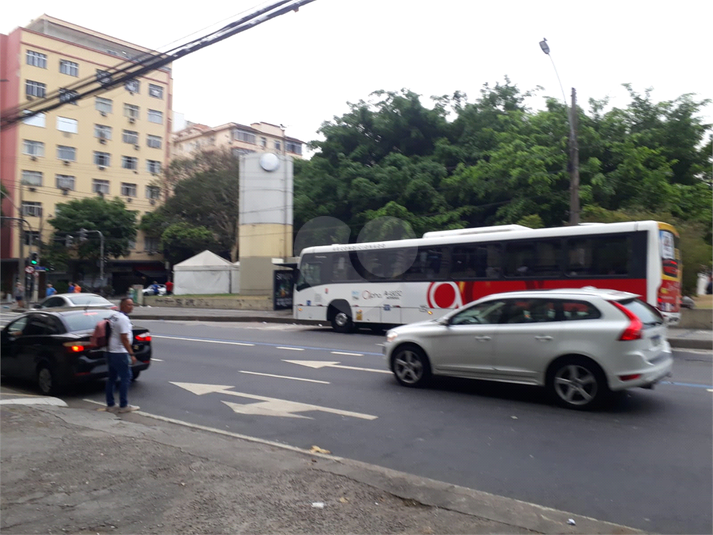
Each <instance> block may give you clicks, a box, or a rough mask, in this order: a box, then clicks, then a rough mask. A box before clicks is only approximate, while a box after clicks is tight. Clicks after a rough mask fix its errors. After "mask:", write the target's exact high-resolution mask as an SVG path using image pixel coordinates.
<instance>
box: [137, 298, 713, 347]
mask: <svg viewBox="0 0 713 535" xmlns="http://www.w3.org/2000/svg"><path fill="white" fill-rule="evenodd" d="M131 317H132V319H137V320H140V319H146V320H157V319H163V320H178V321H232V322H264V323H293V324H299V325H321V326H323V327H329V323H327V322H324V321H313V320H297V319H294V318H293V317H292V311H291V310H266V311H260V310H229V309H228V310H226V309H211V308H205V309H203V308H183V307H150V306H143V307H136V308H134V312H133V313H132V314H131ZM668 341H669V343H670V344H671V346H672V347H674V348H680V349H713V331H705V330H697V329H678V328H675V327H669V329H668Z"/></svg>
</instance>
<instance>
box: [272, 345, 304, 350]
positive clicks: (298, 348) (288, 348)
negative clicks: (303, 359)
mask: <svg viewBox="0 0 713 535" xmlns="http://www.w3.org/2000/svg"><path fill="white" fill-rule="evenodd" d="M275 349H286V350H287V351H304V349H303V348H301V347H279V346H278V347H276V348H275Z"/></svg>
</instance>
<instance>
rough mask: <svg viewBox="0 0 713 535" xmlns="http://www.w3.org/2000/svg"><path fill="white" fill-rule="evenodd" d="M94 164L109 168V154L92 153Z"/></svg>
mask: <svg viewBox="0 0 713 535" xmlns="http://www.w3.org/2000/svg"><path fill="white" fill-rule="evenodd" d="M94 164H95V165H103V166H104V167H109V165H110V164H111V154H109V153H108V152H99V151H96V150H95V151H94Z"/></svg>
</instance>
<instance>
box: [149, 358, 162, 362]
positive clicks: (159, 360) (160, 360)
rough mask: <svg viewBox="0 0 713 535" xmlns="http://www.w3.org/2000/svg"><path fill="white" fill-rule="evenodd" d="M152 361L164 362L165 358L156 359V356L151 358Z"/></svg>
mask: <svg viewBox="0 0 713 535" xmlns="http://www.w3.org/2000/svg"><path fill="white" fill-rule="evenodd" d="M151 362H163V359H154V358H152V359H151Z"/></svg>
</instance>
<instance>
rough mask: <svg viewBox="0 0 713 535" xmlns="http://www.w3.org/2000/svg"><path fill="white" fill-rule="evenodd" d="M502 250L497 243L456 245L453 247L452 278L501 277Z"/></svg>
mask: <svg viewBox="0 0 713 535" xmlns="http://www.w3.org/2000/svg"><path fill="white" fill-rule="evenodd" d="M501 265H502V250H501V248H500V246H499V245H497V244H480V245H456V246H454V247H453V265H452V267H451V278H452V279H455V280H463V279H499V278H500V275H501V273H502V269H501Z"/></svg>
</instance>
